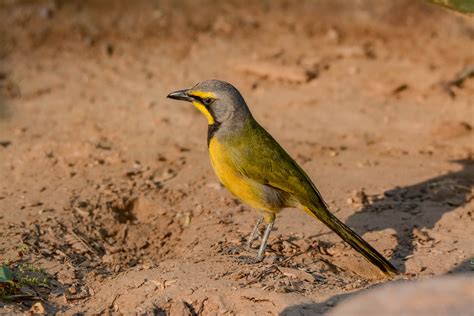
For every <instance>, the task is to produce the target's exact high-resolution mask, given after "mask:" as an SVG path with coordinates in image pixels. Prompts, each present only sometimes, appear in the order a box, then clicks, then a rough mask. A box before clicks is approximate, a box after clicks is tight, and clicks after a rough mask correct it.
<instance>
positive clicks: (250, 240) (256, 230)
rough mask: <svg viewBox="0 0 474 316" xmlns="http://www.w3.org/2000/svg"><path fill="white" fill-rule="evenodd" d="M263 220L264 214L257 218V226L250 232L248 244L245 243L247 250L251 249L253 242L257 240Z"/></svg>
mask: <svg viewBox="0 0 474 316" xmlns="http://www.w3.org/2000/svg"><path fill="white" fill-rule="evenodd" d="M262 221H263V216H260V217H259V218H258V219H257V223H256V224H255V227H254V228H253V231H252V233H251V234H250V237H249V239H248V240H247V244H246V245H245V249H246V250H247V251H249V250H250V247H251V246H252V242H253V241H254V240H255V238H257V234H258V227H259V226H260V224H261V223H262Z"/></svg>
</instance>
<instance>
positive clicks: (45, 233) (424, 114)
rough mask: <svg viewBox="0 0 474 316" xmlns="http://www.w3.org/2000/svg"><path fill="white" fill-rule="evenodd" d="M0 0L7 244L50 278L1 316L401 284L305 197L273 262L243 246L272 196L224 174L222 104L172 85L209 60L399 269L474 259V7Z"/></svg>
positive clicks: (265, 303) (162, 309)
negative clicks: (213, 132)
mask: <svg viewBox="0 0 474 316" xmlns="http://www.w3.org/2000/svg"><path fill="white" fill-rule="evenodd" d="M0 3H1V4H0V34H1V35H0V36H1V38H0V39H1V42H0V262H4V263H5V264H8V265H9V266H10V267H11V268H12V269H20V268H21V267H25V266H28V267H30V268H29V269H30V270H35V269H36V270H37V271H39V272H38V273H40V274H42V275H43V276H44V277H45V278H46V279H47V282H46V283H47V284H43V285H41V284H29V285H28V286H24V287H23V288H21V289H19V292H18V293H19V294H18V296H17V297H16V298H15V299H14V300H13V301H6V300H4V301H0V313H6V312H19V311H28V310H29V309H30V308H31V306H32V305H33V304H34V303H36V302H41V305H40V306H39V307H38V305H37V306H36V308H41V307H44V308H46V310H47V311H49V312H61V313H67V314H72V313H77V312H85V313H88V314H89V313H108V312H119V313H124V314H130V313H147V314H164V313H171V314H172V315H190V314H204V315H208V314H211V315H212V314H236V315H237V314H238V315H251V314H259V315H263V314H273V315H275V314H279V313H281V314H283V315H305V314H308V315H309V314H311V315H313V314H322V313H325V312H327V311H330V310H331V309H333V308H334V307H335V306H337V304H338V303H339V302H341V301H343V300H345V299H347V298H348V297H350V296H351V295H353V294H354V293H358V292H360V291H364V290H365V289H367V288H370V287H372V286H374V285H376V284H379V283H383V282H387V280H386V279H384V278H383V277H381V276H380V275H379V274H378V272H377V271H376V270H375V269H374V268H372V267H371V266H370V265H369V264H368V263H367V262H366V261H365V260H363V259H361V257H360V256H359V255H358V254H357V253H356V252H355V251H353V250H351V249H350V247H349V246H347V245H346V244H344V243H343V242H342V241H341V240H340V239H339V238H338V237H337V235H335V234H334V233H332V232H331V231H330V230H329V229H328V228H326V227H324V226H323V225H322V224H321V223H319V222H317V221H314V220H312V218H311V217H310V216H309V215H307V214H305V213H303V212H300V211H298V210H293V209H289V210H286V211H284V212H282V213H281V214H280V215H279V217H278V218H277V222H276V226H275V227H276V228H275V230H274V231H273V233H272V235H271V237H270V247H269V248H268V250H267V252H266V258H265V260H264V261H263V262H262V263H259V264H247V263H244V261H243V260H241V259H242V258H243V257H245V256H252V255H254V253H253V252H252V253H250V252H246V251H245V250H243V248H242V246H243V244H244V243H245V240H246V238H247V236H248V234H249V233H250V231H251V229H252V227H253V225H254V222H255V220H256V218H257V213H256V212H255V211H254V210H251V209H249V208H248V207H246V206H245V205H242V204H240V203H239V202H238V201H237V200H235V199H234V198H233V197H232V196H231V195H230V194H229V193H228V192H227V191H226V190H225V189H224V188H223V187H222V186H221V185H220V184H219V183H218V181H217V179H216V177H215V176H214V174H213V172H212V169H211V166H210V162H209V158H208V154H207V147H206V134H207V132H206V129H207V126H206V121H205V118H203V117H202V115H201V114H200V113H198V112H197V110H195V109H194V108H193V107H192V106H190V105H189V104H186V103H179V102H173V101H171V100H168V99H166V95H167V93H169V92H171V91H174V90H177V89H182V88H187V87H190V86H192V85H194V84H195V83H197V82H199V81H202V80H205V79H211V78H218V79H222V80H226V81H229V82H231V83H233V84H234V85H235V86H236V87H237V88H238V89H239V90H240V91H241V92H242V94H243V95H244V97H245V99H246V101H247V103H248V104H249V106H250V108H251V110H252V112H253V114H254V116H255V117H256V118H257V120H258V121H259V122H260V123H261V124H262V125H263V126H264V127H265V128H266V129H267V130H268V131H269V132H270V133H272V134H273V135H274V137H275V138H276V139H277V140H278V141H279V142H280V143H281V144H282V145H283V147H285V148H286V149H287V150H288V152H289V153H290V154H291V155H292V156H293V157H295V159H296V160H297V161H298V162H299V163H300V164H301V165H302V167H303V168H304V169H305V170H306V171H307V173H308V174H309V175H310V176H311V178H312V179H313V180H314V182H315V183H316V185H317V186H318V188H319V189H320V191H321V193H322V194H323V196H324V197H325V199H326V200H327V202H328V204H329V205H330V207H331V209H332V210H333V211H334V212H335V213H336V215H337V216H338V217H339V218H340V219H342V220H343V221H344V222H346V223H347V224H348V225H349V226H351V227H352V228H354V230H356V231H357V232H359V233H360V234H362V235H363V237H364V238H366V239H367V240H368V241H369V242H370V243H371V244H373V245H374V246H375V247H376V248H377V249H378V250H380V251H381V252H382V253H383V254H384V255H385V256H386V257H388V258H390V260H391V262H393V263H394V265H395V266H396V267H397V268H398V269H399V270H400V271H401V272H402V275H401V276H400V278H402V279H425V278H430V277H432V276H437V275H444V274H449V273H459V272H469V271H471V272H472V269H473V265H472V262H473V261H472V260H473V258H474V237H473V236H474V225H473V206H474V201H473V197H474V161H473V159H474V146H473V144H474V142H473V140H474V138H473V135H474V132H473V130H472V129H473V125H474V107H473V96H474V79H469V78H466V80H464V82H451V83H453V84H449V82H450V80H453V79H455V78H456V75H457V74H458V73H459V72H461V71H462V70H463V69H467V68H466V67H468V66H470V65H474V47H473V44H472V43H473V40H474V23H473V20H472V19H470V20H469V19H468V18H466V17H464V16H461V15H458V14H456V13H453V12H451V11H447V10H445V9H442V8H440V7H436V6H433V5H430V4H427V3H425V2H423V1H375V0H373V1H351V2H349V1H342V0H339V1H332V0H331V1H330V0H324V1H322V0H321V1H298V4H297V5H296V2H292V1H262V2H257V1H230V2H217V1H191V0H189V1H151V0H150V1H145V0H141V1H111V0H108V1H105V0H104V1H87V2H86V1H79V0H77V1H72V0H71V1H66V0H64V1H15V0H4V1H1V2H0ZM460 81H462V80H460ZM455 83H456V84H455ZM254 247H257V243H255V244H254ZM255 251H256V250H255ZM36 270H35V271H36ZM433 299H435V298H433Z"/></svg>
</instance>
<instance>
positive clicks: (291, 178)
mask: <svg viewBox="0 0 474 316" xmlns="http://www.w3.org/2000/svg"><path fill="white" fill-rule="evenodd" d="M168 98H171V99H176V100H182V101H187V102H191V103H192V104H193V105H194V106H195V107H196V108H197V109H198V110H199V111H201V112H202V113H203V114H204V116H205V117H206V118H207V121H208V123H209V126H208V133H207V144H208V148H209V155H210V157H211V163H212V167H213V168H214V171H215V173H216V175H217V177H218V178H219V180H220V182H221V183H222V184H223V185H224V186H225V187H226V188H227V189H228V190H229V191H230V192H231V193H232V194H233V195H234V196H235V197H237V198H238V199H240V200H241V201H242V202H244V203H246V204H248V205H250V206H251V207H253V208H255V209H256V210H258V211H259V212H260V213H261V214H262V216H261V217H260V218H259V219H258V221H257V224H256V225H255V228H254V230H253V232H252V234H251V235H250V238H249V240H248V242H247V248H250V245H251V243H252V242H253V240H255V238H256V236H257V234H258V227H259V225H260V223H261V222H262V220H263V219H264V220H265V222H266V223H267V227H266V229H265V233H264V235H263V238H262V242H261V245H260V248H259V250H258V253H257V258H256V259H257V260H259V261H260V260H261V259H262V258H263V254H264V252H265V248H266V246H267V241H268V237H269V235H270V232H271V230H272V228H273V225H274V223H275V217H276V214H278V212H280V211H281V210H282V209H284V208H298V209H302V210H304V211H305V212H307V213H308V214H310V215H312V216H314V217H316V218H317V219H319V220H320V221H322V222H323V223H324V224H326V225H327V226H328V227H329V228H331V229H332V230H333V231H334V232H335V233H336V234H338V235H339V236H340V237H341V238H342V239H343V240H344V241H346V242H347V243H348V244H349V245H351V246H352V247H353V248H354V249H355V250H357V251H358V252H359V253H361V254H362V255H363V256H364V257H365V258H366V259H367V260H368V261H369V262H371V263H372V264H374V265H375V266H377V267H378V268H379V269H380V270H381V271H382V272H383V273H384V274H386V275H388V276H392V275H395V274H397V270H396V269H395V267H394V266H393V265H392V264H391V263H390V262H388V261H387V260H386V259H385V258H384V257H383V256H382V255H381V254H380V253H379V252H377V250H375V249H374V248H373V247H372V246H370V245H369V244H368V243H367V242H366V241H365V240H364V239H362V238H361V237H360V236H359V235H357V234H356V233H355V232H354V231H353V230H351V229H350V228H349V227H348V226H346V225H345V224H344V223H342V222H341V221H340V220H339V219H337V218H336V217H335V216H334V215H333V214H332V213H331V212H330V211H329V209H328V206H327V204H326V203H325V202H324V200H323V198H322V197H321V194H320V193H319V191H318V189H317V188H316V186H315V185H314V184H313V182H312V181H311V179H310V178H309V177H308V175H307V174H306V173H305V172H304V171H303V169H302V168H301V167H300V166H299V165H298V164H297V163H296V162H295V161H294V160H293V159H292V158H291V157H290V155H288V153H287V152H286V151H285V150H284V149H283V148H282V147H281V146H280V144H278V143H277V141H276V140H275V139H274V138H273V137H272V136H271V135H270V134H269V133H268V132H267V131H266V130H265V129H264V128H263V127H262V126H260V124H259V123H258V122H257V121H256V120H255V119H254V118H253V116H252V114H251V113H250V110H249V108H248V106H247V104H246V103H245V100H244V98H243V97H242V95H241V94H240V92H239V91H238V90H237V89H236V88H235V87H234V86H232V85H231V84H230V83H227V82H224V81H220V80H206V81H203V82H201V83H198V84H197V85H195V86H194V87H193V88H190V89H185V90H179V91H175V92H172V93H170V94H169V95H168Z"/></svg>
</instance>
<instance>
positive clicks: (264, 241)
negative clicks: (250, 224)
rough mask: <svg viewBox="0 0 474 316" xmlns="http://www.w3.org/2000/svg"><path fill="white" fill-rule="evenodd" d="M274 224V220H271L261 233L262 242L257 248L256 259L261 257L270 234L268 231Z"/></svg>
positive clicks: (259, 259)
mask: <svg viewBox="0 0 474 316" xmlns="http://www.w3.org/2000/svg"><path fill="white" fill-rule="evenodd" d="M274 224H275V221H272V222H271V223H269V224H268V225H267V228H266V229H265V233H264V234H263V239H262V244H261V245H260V249H258V253H257V260H258V261H261V260H262V259H263V253H264V252H265V248H267V242H268V237H269V236H270V233H271V231H272V229H273V225H274Z"/></svg>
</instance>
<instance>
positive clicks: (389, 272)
mask: <svg viewBox="0 0 474 316" xmlns="http://www.w3.org/2000/svg"><path fill="white" fill-rule="evenodd" d="M303 208H304V210H305V211H306V212H307V213H309V214H310V215H312V216H314V217H316V218H317V219H319V220H320V221H322V222H323V223H324V224H326V226H328V227H329V228H331V229H332V230H333V231H334V232H335V233H336V234H338V235H339V236H340V237H341V238H342V239H343V240H344V241H345V242H347V243H348V244H349V245H351V246H352V247H353V248H354V249H355V250H357V251H358V252H359V253H360V254H361V255H362V256H364V258H365V259H367V260H368V261H369V262H370V263H372V264H373V265H375V266H376V267H377V268H379V269H380V271H382V272H383V273H384V274H385V275H386V276H388V277H393V276H395V275H397V274H398V271H397V269H396V268H395V267H394V266H393V265H392V264H391V263H390V262H388V260H387V259H385V258H384V257H383V256H382V255H381V254H380V253H379V252H378V251H377V250H375V249H374V248H373V247H372V246H371V245H369V243H368V242H366V241H365V240H364V239H362V237H360V236H359V235H358V234H357V233H356V232H354V231H353V230H352V229H350V228H349V227H348V226H346V224H344V223H343V222H341V221H340V220H339V219H338V218H337V217H336V216H334V215H333V214H332V213H331V212H329V210H328V209H327V208H326V206H325V205H320V206H315V205H311V206H309V207H306V206H305V207H303Z"/></svg>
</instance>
